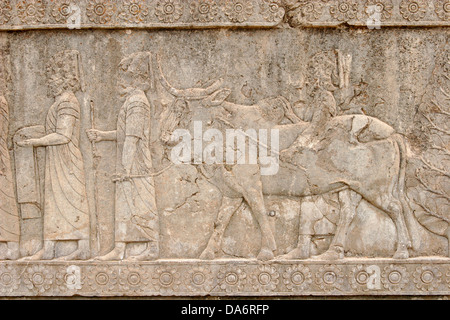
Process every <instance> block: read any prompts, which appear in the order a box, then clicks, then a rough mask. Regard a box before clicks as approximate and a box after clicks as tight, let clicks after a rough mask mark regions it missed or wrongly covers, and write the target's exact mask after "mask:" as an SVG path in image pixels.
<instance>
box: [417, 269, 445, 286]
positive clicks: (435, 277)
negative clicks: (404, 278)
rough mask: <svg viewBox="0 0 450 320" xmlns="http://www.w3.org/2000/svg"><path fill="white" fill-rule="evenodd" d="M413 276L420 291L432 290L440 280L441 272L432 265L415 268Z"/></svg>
mask: <svg viewBox="0 0 450 320" xmlns="http://www.w3.org/2000/svg"><path fill="white" fill-rule="evenodd" d="M413 276H414V283H415V285H416V288H417V289H419V290H422V291H433V290H435V289H436V288H437V287H438V286H439V284H440V283H441V282H442V272H440V271H439V269H438V268H435V267H432V266H422V267H418V268H416V270H415V271H414V273H413Z"/></svg>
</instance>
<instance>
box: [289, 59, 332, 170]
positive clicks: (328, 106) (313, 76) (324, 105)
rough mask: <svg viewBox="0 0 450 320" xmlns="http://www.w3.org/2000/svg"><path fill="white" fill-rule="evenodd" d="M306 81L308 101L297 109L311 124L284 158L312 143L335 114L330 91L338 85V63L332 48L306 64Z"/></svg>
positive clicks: (290, 158) (301, 116) (290, 156)
mask: <svg viewBox="0 0 450 320" xmlns="http://www.w3.org/2000/svg"><path fill="white" fill-rule="evenodd" d="M307 72H308V75H307V79H308V80H307V85H306V86H305V88H304V90H305V91H306V94H307V95H309V96H310V97H311V102H310V103H309V104H307V105H304V106H303V107H302V108H301V109H300V118H301V119H302V120H303V121H306V122H309V123H310V124H311V125H310V126H309V127H308V128H307V129H306V130H305V131H303V132H302V134H301V135H299V137H298V139H297V140H296V141H295V142H294V143H293V144H292V146H291V147H290V148H289V149H287V150H284V151H283V152H282V154H281V156H282V157H283V158H282V159H283V160H284V161H286V162H290V161H291V160H292V156H293V155H294V154H295V153H296V152H297V151H298V150H300V149H302V148H306V147H311V146H310V144H311V142H312V141H313V140H314V139H313V138H314V136H315V135H316V134H317V133H318V132H319V131H320V128H321V127H323V126H324V125H325V123H326V122H327V121H328V120H329V119H331V118H332V117H334V116H336V115H337V105H336V99H335V97H334V95H333V92H334V91H335V90H336V89H337V87H336V86H335V84H334V82H336V80H335V79H337V77H338V76H337V74H336V72H337V64H336V59H335V55H334V52H327V51H325V52H319V53H317V54H315V55H314V56H313V57H312V59H311V62H310V63H309V65H308V70H307Z"/></svg>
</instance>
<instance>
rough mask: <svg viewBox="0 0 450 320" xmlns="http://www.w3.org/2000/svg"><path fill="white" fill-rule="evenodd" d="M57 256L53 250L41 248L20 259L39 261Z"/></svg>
mask: <svg viewBox="0 0 450 320" xmlns="http://www.w3.org/2000/svg"><path fill="white" fill-rule="evenodd" d="M53 258H55V254H54V252H53V250H51V251H50V250H46V249H45V248H43V249H41V250H39V251H38V252H36V253H35V254H33V255H32V256H28V257H23V258H21V259H19V261H37V260H52V259H53Z"/></svg>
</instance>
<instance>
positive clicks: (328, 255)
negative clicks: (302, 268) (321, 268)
mask: <svg viewBox="0 0 450 320" xmlns="http://www.w3.org/2000/svg"><path fill="white" fill-rule="evenodd" d="M344 257H345V255H344V248H342V247H339V246H334V247H332V248H329V249H328V250H327V251H326V252H324V253H322V254H320V255H318V256H314V257H312V259H314V260H341V259H344Z"/></svg>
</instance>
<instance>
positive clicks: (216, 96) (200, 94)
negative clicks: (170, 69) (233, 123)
mask: <svg viewBox="0 0 450 320" xmlns="http://www.w3.org/2000/svg"><path fill="white" fill-rule="evenodd" d="M156 61H157V70H158V80H159V82H160V83H161V85H162V86H163V87H164V89H166V90H167V91H168V92H169V93H170V94H171V95H173V96H174V97H176V98H179V99H184V100H186V101H190V100H202V105H203V106H218V105H220V104H222V103H223V102H224V101H225V99H226V98H228V96H229V95H230V93H231V90H230V89H226V88H222V86H223V79H219V80H217V81H215V82H214V83H212V84H211V85H209V86H207V87H205V88H188V89H177V88H175V87H173V86H172V85H171V84H170V83H169V82H168V81H167V79H166V77H165V76H164V74H163V72H162V69H161V61H160V58H159V56H158V55H156Z"/></svg>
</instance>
